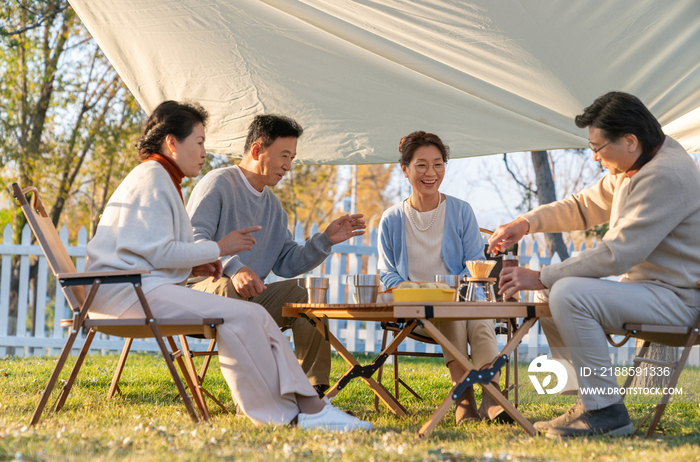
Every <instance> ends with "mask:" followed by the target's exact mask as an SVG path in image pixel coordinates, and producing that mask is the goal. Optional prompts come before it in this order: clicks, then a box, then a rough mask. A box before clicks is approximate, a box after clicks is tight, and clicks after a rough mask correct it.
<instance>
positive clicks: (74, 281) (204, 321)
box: [12, 183, 223, 425]
mask: <svg viewBox="0 0 700 462" xmlns="http://www.w3.org/2000/svg"><path fill="white" fill-rule="evenodd" d="M12 192H13V194H14V196H15V197H16V198H17V200H18V201H19V204H20V206H21V207H22V211H23V212H24V215H25V216H26V217H27V221H28V222H29V226H30V227H31V229H32V231H33V232H34V235H35V236H36V239H37V241H38V242H39V245H40V246H41V249H42V251H43V252H44V255H46V259H47V260H48V263H49V266H50V268H51V271H52V272H53V274H54V276H55V277H56V280H57V281H58V282H59V283H60V284H61V290H62V291H63V294H64V295H65V297H66V300H67V301H68V304H69V306H70V308H71V310H72V311H73V319H72V320H69V322H66V323H64V325H69V326H70V332H69V335H68V337H67V338H66V343H65V345H64V346H63V350H62V351H61V354H60V356H59V358H58V362H57V363H56V367H55V368H54V370H53V372H52V373H51V377H50V378H49V382H48V383H47V384H46V388H45V389H44V392H43V394H42V396H41V399H40V400H39V404H38V405H37V407H36V410H35V411H34V415H33V416H32V420H31V425H35V424H37V423H38V422H39V419H40V418H41V414H42V412H43V410H44V408H45V407H46V404H47V402H48V400H49V398H50V397H51V392H52V391H53V388H54V386H55V385H56V382H57V380H58V377H59V375H60V373H61V371H62V369H63V366H64V365H65V363H66V360H67V359H68V356H69V355H70V352H71V349H72V347H73V344H74V343H75V340H76V338H77V336H78V332H80V331H81V330H82V329H83V328H84V327H85V328H89V332H88V334H87V336H86V338H85V343H84V344H83V347H82V349H81V350H80V354H79V355H78V358H77V361H76V363H75V366H74V367H73V370H72V372H71V374H70V376H69V378H68V380H67V381H66V383H65V385H64V386H63V389H62V390H61V392H60V394H59V396H58V399H57V401H56V405H55V407H54V412H58V411H60V410H61V409H62V408H63V405H64V403H65V401H66V398H67V397H68V394H69V393H70V390H71V388H72V387H73V383H74V382H75V379H76V377H77V375H78V372H79V371H80V368H81V366H82V364H83V361H84V360H85V357H86V356H87V354H88V351H89V349H90V345H91V344H92V341H93V339H94V337H95V334H96V333H97V332H101V333H104V334H107V335H110V336H117V337H125V338H126V343H125V345H124V349H123V351H122V355H121V357H120V359H119V364H118V366H117V370H116V372H115V375H114V379H113V381H112V386H111V387H110V392H109V396H110V397H111V396H112V395H113V394H114V392H115V391H116V390H118V381H119V376H120V375H121V372H122V370H123V367H124V363H125V362H126V357H127V355H128V352H129V348H130V347H131V343H132V342H133V339H134V338H155V340H156V342H157V343H158V346H159V348H160V351H161V354H162V355H163V358H164V359H165V362H166V364H167V366H168V369H169V371H170V374H171V375H172V377H173V381H174V382H175V386H176V387H177V390H178V392H179V394H180V397H181V398H182V401H183V402H184V404H185V407H186V408H187V412H188V413H189V415H190V417H191V418H192V420H193V421H194V422H197V421H198V420H199V419H198V417H197V414H196V412H195V410H194V408H193V406H192V402H191V400H190V398H189V397H188V396H187V392H186V390H185V388H184V386H183V384H182V381H181V380H180V376H179V375H178V373H177V370H176V369H175V365H174V364H173V359H176V360H177V361H178V364H179V365H180V368H181V370H182V372H183V376H184V377H185V381H186V382H187V383H188V386H189V388H190V390H192V396H193V397H194V399H195V402H196V403H197V406H198V408H199V410H200V412H201V413H202V417H203V418H204V419H208V418H209V414H208V412H207V409H206V405H205V404H203V398H202V394H201V392H200V391H199V390H200V389H199V387H195V386H194V385H193V379H194V378H195V377H196V372H195V371H194V370H193V369H192V370H190V371H188V370H187V368H186V367H185V364H184V362H182V359H181V358H180V357H181V356H182V353H181V352H180V350H179V349H178V348H177V345H176V344H175V342H174V340H173V339H172V337H173V336H174V335H188V334H199V335H204V336H205V337H206V338H212V339H213V338H215V337H216V326H218V325H221V324H222V323H223V319H220V318H176V319H156V318H154V317H153V313H152V312H151V309H150V307H149V305H148V302H147V301H146V297H145V295H144V293H143V290H142V288H141V276H142V275H143V274H146V273H148V271H142V270H134V271H109V272H103V271H100V272H91V273H78V272H77V270H76V269H75V265H74V264H73V261H72V260H71V258H70V256H69V255H68V252H67V251H66V248H65V246H64V245H63V243H62V242H61V239H60V237H59V235H58V232H56V228H54V226H53V223H52V222H51V219H50V218H49V217H48V215H47V214H46V209H45V208H44V206H43V204H42V202H41V199H40V198H39V192H38V191H37V189H36V188H34V187H28V188H25V189H21V188H20V187H19V185H17V184H16V183H14V184H13V185H12ZM30 192H31V193H32V194H31V198H32V200H31V204H30V203H29V202H28V201H27V197H26V195H27V194H28V193H30ZM119 283H122V284H123V283H130V284H132V286H133V287H134V290H135V291H136V294H137V295H138V299H139V302H140V304H141V307H142V308H143V312H144V318H137V319H121V320H120V319H90V317H89V311H90V308H91V307H92V302H93V300H94V298H95V294H96V293H97V291H98V290H99V288H100V286H101V285H102V284H119ZM85 286H91V287H90V290H89V291H88V293H87V295H86V294H85V289H84V287H85ZM164 337H165V338H167V339H168V342H169V343H170V345H171V347H172V349H173V353H172V354H171V353H170V352H169V351H168V349H167V348H166V346H165V342H164V341H163V338H164Z"/></svg>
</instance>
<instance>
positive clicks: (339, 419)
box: [297, 404, 374, 432]
mask: <svg viewBox="0 0 700 462" xmlns="http://www.w3.org/2000/svg"><path fill="white" fill-rule="evenodd" d="M297 425H298V426H299V427H300V428H303V429H305V430H307V429H309V428H319V429H322V430H328V431H331V432H347V431H352V430H373V429H374V425H372V424H371V423H370V422H365V421H364V420H360V419H358V418H357V417H353V416H351V415H348V414H346V413H344V412H343V411H341V410H340V409H338V408H337V407H335V406H333V405H328V404H327V405H326V406H325V407H324V408H323V410H322V411H321V412H319V413H317V414H299V422H298V424H297Z"/></svg>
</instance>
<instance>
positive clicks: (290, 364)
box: [120, 285, 317, 424]
mask: <svg viewBox="0 0 700 462" xmlns="http://www.w3.org/2000/svg"><path fill="white" fill-rule="evenodd" d="M146 300H148V304H149V306H150V307H151V311H153V315H154V316H155V317H156V318H182V317H193V316H195V317H203V318H223V319H224V323H223V324H222V325H220V326H218V327H217V329H216V341H217V344H218V348H219V364H220V365H221V372H222V374H223V376H224V379H225V380H226V383H228V386H229V387H230V388H231V395H232V396H233V400H234V401H235V402H236V403H237V404H238V409H239V410H240V411H242V412H243V413H244V414H245V415H246V416H248V417H249V418H250V420H252V421H253V422H255V423H256V424H267V423H274V424H286V423H288V422H290V421H291V420H292V419H293V418H294V417H296V416H297V415H298V414H299V407H298V406H297V402H296V396H295V395H301V396H317V394H316V391H315V390H314V389H313V387H312V386H311V383H309V380H308V379H307V378H306V375H305V374H304V371H302V370H301V367H300V366H299V363H298V362H297V358H296V356H295V355H294V352H293V351H292V349H291V348H290V346H289V343H287V339H285V338H284V336H283V335H282V333H281V332H280V329H279V327H278V326H277V323H275V321H274V320H273V319H272V316H270V314H269V313H268V312H267V311H266V310H265V308H263V307H262V306H260V305H258V304H256V303H251V302H244V301H239V300H233V299H230V298H225V297H220V296H218V295H213V294H208V293H204V292H199V291H197V290H194V289H189V288H187V287H182V286H176V285H164V286H160V287H158V288H157V289H154V290H152V291H150V292H149V293H147V294H146ZM140 317H143V311H142V309H141V305H140V304H139V303H138V302H137V303H135V304H134V305H132V306H131V307H130V308H129V309H128V310H127V311H126V312H125V313H124V314H123V315H122V316H120V319H124V318H140Z"/></svg>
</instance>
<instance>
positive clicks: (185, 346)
mask: <svg viewBox="0 0 700 462" xmlns="http://www.w3.org/2000/svg"><path fill="white" fill-rule="evenodd" d="M179 338H180V345H181V346H182V354H183V356H184V357H185V362H186V363H187V370H188V371H189V373H190V382H192V385H193V386H194V390H192V395H195V394H196V395H197V401H199V402H201V405H200V411H201V412H202V415H203V416H204V420H209V418H210V417H211V414H210V413H209V407H208V406H207V402H206V401H205V400H204V394H203V393H202V390H203V388H202V384H201V380H200V378H199V376H198V375H197V367H196V366H195V365H194V361H193V360H192V353H191V352H190V344H189V343H188V342H187V338H186V337H185V336H184V335H180V336H179Z"/></svg>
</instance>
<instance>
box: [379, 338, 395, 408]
mask: <svg viewBox="0 0 700 462" xmlns="http://www.w3.org/2000/svg"><path fill="white" fill-rule="evenodd" d="M388 335H389V331H387V330H386V329H384V335H382V347H381V349H380V350H379V351H384V348H386V339H387V336H388ZM394 359H396V356H394ZM383 372H384V364H382V365H381V366H380V367H379V369H378V370H377V382H378V383H382V374H383ZM374 410H375V411H376V412H379V396H377V395H375V396H374Z"/></svg>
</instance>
